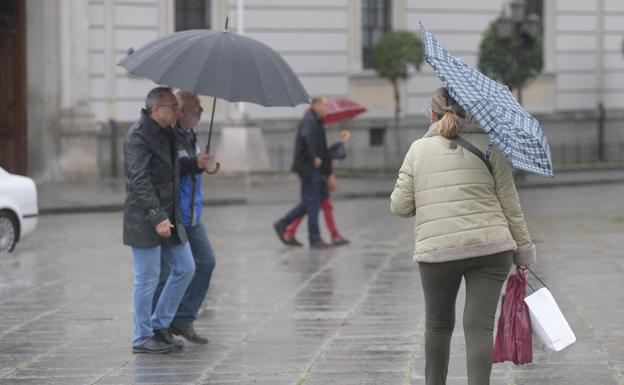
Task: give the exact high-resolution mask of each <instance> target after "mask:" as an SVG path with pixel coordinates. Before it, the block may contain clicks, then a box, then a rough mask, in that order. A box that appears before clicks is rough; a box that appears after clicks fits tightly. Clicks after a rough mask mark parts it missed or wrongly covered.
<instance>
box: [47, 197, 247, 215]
mask: <svg viewBox="0 0 624 385" xmlns="http://www.w3.org/2000/svg"><path fill="white" fill-rule="evenodd" d="M202 204H203V206H204V207H209V206H237V205H246V204H248V202H247V199H244V198H236V199H210V200H204V201H203V202H202ZM123 209H124V206H123V203H119V204H110V205H93V206H88V205H83V206H65V207H40V208H39V215H53V214H87V213H109V212H119V211H123Z"/></svg>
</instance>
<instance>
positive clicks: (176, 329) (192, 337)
mask: <svg viewBox="0 0 624 385" xmlns="http://www.w3.org/2000/svg"><path fill="white" fill-rule="evenodd" d="M169 331H170V332H171V334H175V335H177V336H182V337H184V339H185V340H187V341H188V342H192V343H194V344H200V345H206V344H207V343H208V338H205V337H202V336H200V335H199V334H197V332H195V328H194V327H193V325H192V324H190V325H170V326H169Z"/></svg>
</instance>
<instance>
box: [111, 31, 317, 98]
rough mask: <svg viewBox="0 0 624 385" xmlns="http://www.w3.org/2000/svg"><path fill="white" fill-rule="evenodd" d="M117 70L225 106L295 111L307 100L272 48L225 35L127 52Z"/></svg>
mask: <svg viewBox="0 0 624 385" xmlns="http://www.w3.org/2000/svg"><path fill="white" fill-rule="evenodd" d="M119 65H120V66H122V67H124V68H125V69H127V70H128V71H129V72H130V73H132V74H135V75H139V76H142V77H145V78H148V79H150V80H152V81H154V82H155V83H157V84H164V85H167V86H170V87H177V88H181V89H183V90H185V91H188V92H192V93H194V94H198V95H206V96H214V97H217V98H221V99H225V100H228V101H230V102H251V103H255V104H260V105H262V106H296V105H298V104H302V103H308V100H309V98H310V96H309V95H308V93H307V92H306V90H305V88H303V85H302V84H301V82H300V81H299V78H297V75H295V73H294V72H293V70H292V69H291V68H290V66H289V65H288V63H286V61H285V60H284V59H283V58H282V57H281V56H280V55H279V54H278V53H277V52H275V51H274V50H273V49H272V48H271V47H269V46H268V45H266V44H264V43H261V42H259V41H257V40H254V39H251V38H249V37H246V36H241V35H237V34H235V33H232V32H228V31H213V30H203V29H202V30H199V29H198V30H189V31H181V32H176V33H173V34H171V35H169V36H166V37H163V38H159V39H156V40H154V41H152V42H150V43H148V44H147V45H145V46H144V47H142V48H140V49H138V50H136V51H134V52H132V53H131V54H129V55H128V56H126V57H125V58H124V59H122V60H121V61H120V62H119Z"/></svg>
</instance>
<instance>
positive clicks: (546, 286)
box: [527, 267, 550, 292]
mask: <svg viewBox="0 0 624 385" xmlns="http://www.w3.org/2000/svg"><path fill="white" fill-rule="evenodd" d="M527 270H528V271H529V272H530V273H531V274H533V276H534V277H535V279H537V280H538V281H539V283H541V284H542V285H543V286H544V287H545V288H546V289H548V290H550V289H549V288H548V285H546V284H545V283H544V281H542V280H541V279H540V277H538V276H537V274H535V273H534V272H533V270H531V269H529V268H528V267H527ZM527 285H529V287H530V288H531V289H532V290H533V292H535V291H536V290H535V288H534V287H533V286H531V284H530V283H529V280H528V279H527Z"/></svg>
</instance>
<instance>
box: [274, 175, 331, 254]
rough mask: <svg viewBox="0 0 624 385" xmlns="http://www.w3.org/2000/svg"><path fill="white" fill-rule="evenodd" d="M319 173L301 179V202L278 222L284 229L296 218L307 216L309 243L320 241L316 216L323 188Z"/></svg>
mask: <svg viewBox="0 0 624 385" xmlns="http://www.w3.org/2000/svg"><path fill="white" fill-rule="evenodd" d="M323 183H324V182H323V179H322V178H321V172H320V171H319V170H314V172H313V173H312V174H311V175H310V176H306V177H302V178H301V202H300V203H299V204H298V205H297V206H295V207H294V208H293V209H292V210H290V211H289V212H288V214H286V216H285V217H284V218H282V219H280V220H279V221H278V222H279V223H280V224H281V225H283V226H284V227H286V226H288V225H289V224H290V222H292V221H294V220H295V219H296V218H299V217H300V216H302V215H304V214H307V215H308V238H309V239H310V243H312V242H314V241H318V240H319V239H321V233H320V231H319V226H318V214H319V209H320V207H321V190H322V187H323Z"/></svg>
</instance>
